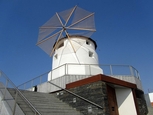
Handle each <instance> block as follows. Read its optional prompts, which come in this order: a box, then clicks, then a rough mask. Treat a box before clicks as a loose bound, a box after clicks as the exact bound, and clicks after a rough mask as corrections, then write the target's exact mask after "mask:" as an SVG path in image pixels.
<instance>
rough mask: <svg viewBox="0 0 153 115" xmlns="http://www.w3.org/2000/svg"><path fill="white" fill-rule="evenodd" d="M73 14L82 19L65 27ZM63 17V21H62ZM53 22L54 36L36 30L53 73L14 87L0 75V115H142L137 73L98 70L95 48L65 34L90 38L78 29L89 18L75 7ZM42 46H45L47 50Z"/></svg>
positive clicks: (143, 108)
mask: <svg viewBox="0 0 153 115" xmlns="http://www.w3.org/2000/svg"><path fill="white" fill-rule="evenodd" d="M79 11H81V13H82V15H85V16H84V17H82V16H80V18H81V19H76V20H75V22H73V21H72V22H73V23H72V24H71V25H70V26H67V25H66V24H69V23H68V20H69V18H70V16H72V13H73V12H75V13H76V15H77V13H78V12H79ZM65 13H69V15H68V16H67V17H64V16H65V15H64V14H65ZM86 14H87V15H86ZM55 17H56V19H58V20H59V22H58V24H57V25H58V26H59V24H61V26H62V30H61V31H57V33H58V32H59V35H58V36H56V35H57V34H56V32H54V33H53V35H49V34H48V32H45V34H46V35H45V34H44V33H43V34H42V32H44V30H45V31H46V30H47V29H48V30H50V29H52V28H50V27H49V26H46V24H45V25H44V26H43V27H42V28H40V29H41V30H40V34H41V35H40V36H41V37H42V36H43V37H44V38H39V40H38V43H37V45H39V46H40V47H41V48H42V49H43V50H44V51H45V52H46V53H48V54H49V55H50V56H52V68H53V69H52V70H51V71H49V72H47V73H45V74H43V75H41V76H39V77H37V78H34V79H32V80H30V81H28V82H25V83H24V84H21V85H20V86H18V87H15V85H14V84H13V83H12V82H11V81H10V80H9V79H8V78H7V77H6V75H5V74H4V73H3V72H2V71H1V72H0V73H1V74H0V75H1V78H5V79H2V82H1V84H0V85H1V87H0V88H1V92H0V97H1V104H0V113H1V115H36V114H39V115H147V114H148V109H147V104H146V101H145V98H144V92H143V89H142V85H141V80H140V77H139V74H138V71H137V70H136V69H135V68H134V67H132V66H129V65H100V64H99V61H98V55H97V53H96V48H97V44H96V42H95V41H94V40H93V39H92V38H90V37H89V36H88V34H83V35H80V34H71V33H68V30H69V29H72V30H74V29H77V30H78V29H81V30H83V31H85V32H86V31H90V32H94V28H91V27H94V26H93V24H92V26H86V27H85V28H84V27H82V21H83V23H85V22H84V21H85V19H88V17H89V18H90V17H91V19H92V20H91V21H93V13H90V12H88V11H85V10H83V9H81V8H79V7H77V6H75V7H74V8H72V9H70V10H66V11H63V12H60V13H56V15H55V16H54V17H53V18H55ZM74 17H75V16H74ZM53 18H52V19H53ZM61 18H62V19H61ZM52 19H51V20H52ZM63 20H65V22H66V23H64V24H63V23H62V22H63ZM91 21H89V20H88V21H87V23H86V25H89V24H90V22H91ZM49 22H50V20H49V21H48V22H47V24H48V23H49ZM78 22H80V23H81V25H79V24H78ZM57 25H56V26H57ZM50 26H52V25H50ZM43 29H44V30H43ZM48 30H47V31H48ZM62 32H64V33H65V34H62ZM63 35H65V37H64V36H63ZM50 36H51V37H50ZM55 36H56V38H55ZM50 38H52V39H53V40H51V39H50ZM48 40H49V41H48ZM46 42H47V43H46ZM46 44H51V48H50V49H48V46H46ZM118 68H119V69H118ZM123 68H124V69H123ZM127 71H129V73H127ZM124 72H125V73H126V74H124Z"/></svg>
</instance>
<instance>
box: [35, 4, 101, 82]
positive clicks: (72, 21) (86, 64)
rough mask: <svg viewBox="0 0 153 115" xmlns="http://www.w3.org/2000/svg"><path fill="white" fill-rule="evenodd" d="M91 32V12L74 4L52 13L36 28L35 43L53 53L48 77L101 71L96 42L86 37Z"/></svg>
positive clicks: (92, 28) (92, 18)
mask: <svg viewBox="0 0 153 115" xmlns="http://www.w3.org/2000/svg"><path fill="white" fill-rule="evenodd" d="M95 31H96V30H95V24H94V13H91V12H88V11H86V10H84V9H82V8H79V7H77V6H75V7H73V8H71V9H68V10H65V11H62V12H59V13H56V14H55V15H54V16H53V17H52V18H51V19H50V20H49V21H47V22H46V23H45V24H44V25H43V26H41V27H40V31H39V38H38V42H37V45H38V46H39V47H40V48H42V49H43V50H44V51H45V52H46V53H47V54H48V55H50V56H53V58H52V69H53V70H55V69H56V71H52V72H50V74H52V75H50V74H49V76H48V80H51V79H56V78H58V77H61V76H63V75H65V74H71V75H75V74H76V75H86V74H89V73H90V75H96V74H103V71H102V69H101V68H100V67H99V65H98V64H99V63H98V56H97V53H96V51H95V50H96V47H97V45H96V42H95V41H94V40H93V39H91V38H90V36H91V35H92V33H93V32H95ZM63 71H64V73H63ZM53 72H54V73H53Z"/></svg>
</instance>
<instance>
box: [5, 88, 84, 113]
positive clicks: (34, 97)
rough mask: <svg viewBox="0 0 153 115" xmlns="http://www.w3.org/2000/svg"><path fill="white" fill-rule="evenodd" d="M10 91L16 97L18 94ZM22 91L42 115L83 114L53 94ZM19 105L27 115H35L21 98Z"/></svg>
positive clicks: (18, 99)
mask: <svg viewBox="0 0 153 115" xmlns="http://www.w3.org/2000/svg"><path fill="white" fill-rule="evenodd" d="M8 91H9V92H10V94H11V95H12V96H13V97H15V94H16V92H15V90H14V89H8ZM20 91H21V93H22V94H23V95H24V96H25V97H26V98H27V99H28V100H29V101H30V102H31V103H32V104H33V106H34V107H35V108H36V109H37V110H38V111H39V112H40V113H41V114H42V115H82V113H80V112H78V111H76V110H75V109H74V108H72V107H70V106H69V105H68V104H66V103H64V102H62V101H61V100H59V99H58V98H56V97H55V96H54V95H52V94H47V93H40V92H32V91H26V90H20ZM17 104H18V105H19V106H20V107H21V109H22V110H23V112H24V113H25V114H26V115H34V113H33V112H32V110H31V108H30V107H29V106H28V104H27V103H26V102H24V101H23V99H22V97H21V96H18V98H17Z"/></svg>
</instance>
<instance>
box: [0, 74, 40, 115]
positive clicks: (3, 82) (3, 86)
mask: <svg viewBox="0 0 153 115" xmlns="http://www.w3.org/2000/svg"><path fill="white" fill-rule="evenodd" d="M8 88H13V89H14V90H15V92H16V94H15V98H14V99H13V97H12V96H10V93H9V91H8V90H7V89H8ZM0 93H1V108H0V113H1V114H3V112H4V111H3V110H2V108H3V104H2V102H3V101H5V102H6V103H7V105H8V106H9V108H8V109H9V110H10V112H11V113H10V114H12V115H16V114H17V113H16V112H17V111H18V110H16V109H17V103H16V101H17V97H18V96H20V97H21V98H22V99H23V101H24V102H25V103H26V104H28V106H29V107H30V109H31V110H32V111H33V113H34V115H41V113H40V112H39V111H38V110H37V109H36V108H35V107H34V106H33V105H32V103H31V102H30V101H29V100H28V99H27V98H26V97H25V96H24V95H23V94H22V93H21V92H20V90H19V89H18V88H17V87H16V86H15V84H14V83H13V82H12V81H11V80H10V79H9V78H8V77H7V76H6V75H5V74H4V72H2V71H0ZM13 103H14V104H13Z"/></svg>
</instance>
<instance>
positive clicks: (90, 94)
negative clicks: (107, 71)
mask: <svg viewBox="0 0 153 115" xmlns="http://www.w3.org/2000/svg"><path fill="white" fill-rule="evenodd" d="M69 90H70V91H71V92H73V93H75V94H78V95H79V96H81V97H84V98H85V99H88V100H90V101H92V102H94V103H96V104H98V105H100V106H101V107H103V109H100V108H98V107H96V106H94V105H92V104H90V103H89V102H86V101H83V100H82V99H80V98H78V97H76V96H74V95H72V94H70V93H68V92H66V91H60V92H56V96H57V97H58V98H59V99H60V100H62V101H64V102H66V103H68V104H69V105H70V106H72V107H73V108H76V110H78V111H80V112H82V113H83V114H84V115H110V113H109V106H108V98H107V87H106V83H105V82H102V81H98V82H94V83H89V84H86V85H82V86H78V87H75V88H71V89H69Z"/></svg>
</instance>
